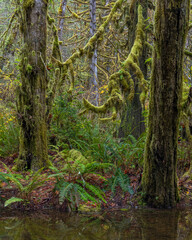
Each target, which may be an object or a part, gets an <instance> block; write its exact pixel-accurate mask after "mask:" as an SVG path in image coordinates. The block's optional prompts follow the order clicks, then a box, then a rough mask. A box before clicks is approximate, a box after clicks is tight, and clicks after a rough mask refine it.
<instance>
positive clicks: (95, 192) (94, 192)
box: [79, 181, 106, 203]
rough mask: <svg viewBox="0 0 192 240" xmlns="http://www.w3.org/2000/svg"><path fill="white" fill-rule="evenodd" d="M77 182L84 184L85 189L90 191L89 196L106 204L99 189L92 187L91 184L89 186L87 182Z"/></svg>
mask: <svg viewBox="0 0 192 240" xmlns="http://www.w3.org/2000/svg"><path fill="white" fill-rule="evenodd" d="M79 182H80V183H81V184H84V186H85V188H86V189H88V190H89V191H90V194H92V195H93V196H95V197H96V198H98V199H99V200H101V201H103V202H105V203H106V200H105V199H104V197H103V196H104V195H105V194H104V192H103V191H102V190H101V189H100V188H98V187H96V186H93V185H92V184H89V183H88V182H83V181H79Z"/></svg>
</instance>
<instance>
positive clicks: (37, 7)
mask: <svg viewBox="0 0 192 240" xmlns="http://www.w3.org/2000/svg"><path fill="white" fill-rule="evenodd" d="M29 3H30V4H29ZM46 19H47V2H46V1H44V0H34V1H27V0H24V1H23V19H22V20H23V21H22V26H21V30H22V35H23V39H24V46H23V48H22V51H21V63H20V73H21V87H20V88H19V89H18V101H17V108H18V120H19V123H20V127H21V129H20V149H19V158H18V161H17V163H16V168H17V169H33V170H36V169H39V168H41V167H47V166H48V150H47V125H46V88H47V75H46V71H47V70H46V41H47V39H46V38H47V32H46Z"/></svg>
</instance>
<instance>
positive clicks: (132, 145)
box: [50, 95, 145, 167]
mask: <svg viewBox="0 0 192 240" xmlns="http://www.w3.org/2000/svg"><path fill="white" fill-rule="evenodd" d="M67 99H68V97H67V95H64V97H59V98H57V100H56V101H55V105H54V108H53V121H52V124H51V133H50V136H51V135H53V136H56V140H57V141H56V142H55V144H57V146H58V149H64V150H68V149H70V148H74V149H78V150H79V151H81V152H82V153H83V154H84V155H85V156H89V157H91V158H92V159H93V160H94V161H97V162H111V163H115V164H116V165H118V166H120V165H121V164H124V162H127V163H131V164H132V166H133V167H134V166H135V165H136V163H139V164H140V165H142V163H143V153H144V144H145V136H142V137H140V138H139V139H138V140H137V139H135V138H134V137H133V136H132V135H129V136H128V137H127V138H126V139H121V141H119V140H118V139H116V138H114V137H113V135H112V133H113V130H112V128H111V126H108V128H107V131H105V129H104V128H102V127H101V126H100V125H99V124H94V123H91V122H90V121H89V120H87V119H85V118H83V117H80V116H78V114H77V112H78V107H77V106H76V105H75V102H74V103H71V102H69V101H68V100H67ZM57 146H55V147H54V146H53V145H52V147H54V149H55V148H57Z"/></svg>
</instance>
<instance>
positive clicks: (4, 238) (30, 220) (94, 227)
mask: <svg viewBox="0 0 192 240" xmlns="http://www.w3.org/2000/svg"><path fill="white" fill-rule="evenodd" d="M0 239H1V240H65V239H66V240H80V239H81V240H125V239H126V240H127V239H131V240H141V239H142V240H169V239H170V240H192V210H191V209H185V210H154V209H142V210H128V211H107V212H103V213H91V214H90V213H89V214H88V213H78V214H74V213H73V214H67V213H59V212H46V211H45V212H35V213H33V214H32V213H30V214H26V213H23V214H22V213H13V212H11V213H2V212H0Z"/></svg>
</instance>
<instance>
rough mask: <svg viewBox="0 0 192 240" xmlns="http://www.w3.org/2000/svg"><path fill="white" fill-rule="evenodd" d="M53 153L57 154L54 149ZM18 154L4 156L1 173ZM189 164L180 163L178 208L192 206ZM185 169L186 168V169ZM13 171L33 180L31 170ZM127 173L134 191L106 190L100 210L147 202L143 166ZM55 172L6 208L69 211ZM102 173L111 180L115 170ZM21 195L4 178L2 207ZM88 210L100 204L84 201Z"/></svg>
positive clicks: (44, 173) (0, 194)
mask: <svg viewBox="0 0 192 240" xmlns="http://www.w3.org/2000/svg"><path fill="white" fill-rule="evenodd" d="M49 154H51V155H54V152H50V153H49ZM17 157H18V154H17V153H15V154H13V155H11V156H9V157H7V158H2V157H0V172H4V173H7V169H6V167H5V166H4V164H2V162H3V163H5V164H6V165H7V166H8V168H9V169H12V167H13V166H14V160H15V159H16V158H17ZM53 163H54V165H56V166H57V164H58V163H57V159H55V160H54V162H53ZM188 166H189V163H186V162H185V163H184V162H182V161H180V162H179V164H178V187H179V193H180V202H179V203H178V207H185V206H191V205H192V180H191V179H190V178H189V177H188V176H186V177H183V171H184V168H186V169H187V168H188ZM186 169H185V171H186ZM11 171H12V173H15V174H18V175H19V174H20V176H23V178H22V177H21V179H20V180H19V181H20V183H21V184H22V185H23V186H25V185H27V184H28V183H29V182H30V180H31V173H29V172H14V171H13V170H11ZM123 171H124V173H125V174H127V175H128V177H129V179H130V186H131V187H132V189H133V191H134V193H133V194H130V193H128V192H126V193H124V192H123V191H122V189H121V188H120V187H117V188H116V191H115V194H114V193H112V192H111V190H107V191H105V199H106V203H104V202H102V203H101V205H100V209H102V210H104V209H122V210H123V209H127V208H138V207H143V206H144V205H143V202H142V198H141V192H139V189H140V185H141V178H142V168H140V167H135V168H132V167H131V166H130V167H128V166H127V167H126V168H125V167H124V170H123ZM52 173H53V172H52V171H51V170H50V169H48V170H43V171H42V172H41V180H43V181H44V183H43V184H42V185H40V186H39V187H37V188H36V189H34V190H33V191H31V192H30V193H29V194H28V196H27V199H26V200H27V201H25V204H23V202H17V203H13V204H11V205H10V206H8V207H6V208H9V209H21V210H28V211H33V210H43V209H59V210H63V211H64V210H66V205H65V202H64V204H62V205H60V204H59V192H58V191H55V190H54V187H55V183H56V180H55V178H48V176H49V175H51V174H52ZM102 176H103V177H105V178H106V179H110V178H111V176H112V173H104V172H103V173H102ZM103 184H104V183H103V181H99V180H98V183H97V185H98V187H100V188H101V189H103V187H104V186H103ZM11 197H18V198H21V197H23V196H22V193H21V191H19V190H18V187H17V186H16V185H15V184H13V183H9V184H7V183H5V182H1V181H0V208H1V207H3V206H4V202H5V201H6V200H7V199H9V198H11ZM25 197H26V196H25ZM82 205H83V206H84V208H83V209H84V210H85V211H94V210H95V211H97V210H98V206H97V204H96V203H92V202H89V201H88V202H86V203H82ZM3 208H4V207H3Z"/></svg>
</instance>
